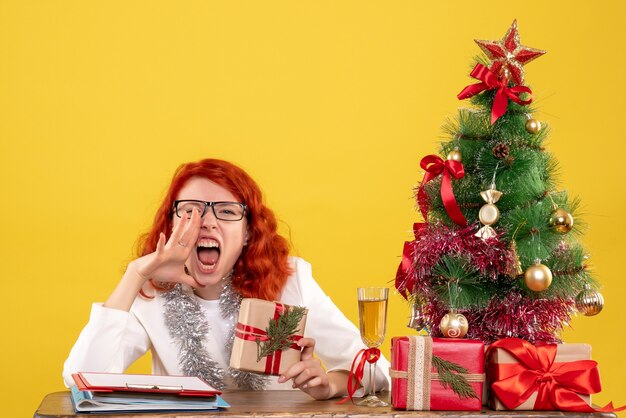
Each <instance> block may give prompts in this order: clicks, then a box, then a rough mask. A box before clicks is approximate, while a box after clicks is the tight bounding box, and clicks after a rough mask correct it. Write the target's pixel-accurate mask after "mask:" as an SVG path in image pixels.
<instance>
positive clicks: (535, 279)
mask: <svg viewBox="0 0 626 418" xmlns="http://www.w3.org/2000/svg"><path fill="white" fill-rule="evenodd" d="M524 283H526V287H528V288H529V289H530V290H532V291H535V292H542V291H544V290H546V289H547V288H549V287H550V285H551V284H552V272H551V271H550V269H549V268H548V267H547V266H544V265H543V264H541V263H539V262H537V263H535V264H533V265H532V266H530V267H528V268H527V269H526V271H525V272H524Z"/></svg>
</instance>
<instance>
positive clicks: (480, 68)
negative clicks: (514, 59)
mask: <svg viewBox="0 0 626 418" xmlns="http://www.w3.org/2000/svg"><path fill="white" fill-rule="evenodd" d="M470 75H471V76H472V77H474V78H475V79H478V80H480V81H482V83H476V84H470V85H469V86H466V87H465V88H464V89H463V90H462V91H461V92H460V93H459V94H458V95H457V96H456V97H458V99H459V100H463V99H467V98H469V97H472V96H475V95H477V94H478V93H480V92H481V91H485V90H495V89H498V91H497V92H496V97H495V98H494V99H493V105H492V106H491V124H492V125H493V124H494V123H495V122H496V121H497V120H498V118H499V117H500V116H502V115H504V113H505V112H506V107H507V105H508V103H509V100H513V101H514V102H515V103H517V104H520V105H527V104H530V103H531V102H532V101H533V98H532V93H533V92H532V91H531V90H530V89H529V88H528V87H526V86H514V87H509V86H508V80H506V79H504V80H503V79H501V78H500V77H498V76H497V75H496V74H494V73H493V72H491V70H489V68H487V67H485V66H484V65H482V64H476V66H475V67H474V69H473V70H472V72H471V73H470ZM522 93H528V94H530V95H531V97H530V99H528V100H522V99H520V97H519V95H520V94H522Z"/></svg>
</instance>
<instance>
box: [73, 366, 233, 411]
mask: <svg viewBox="0 0 626 418" xmlns="http://www.w3.org/2000/svg"><path fill="white" fill-rule="evenodd" d="M72 377H73V378H74V381H75V382H76V386H73V387H72V402H73V404H74V409H75V410H76V412H112V411H118V412H119V411H215V410H218V409H220V408H227V407H229V406H230V405H228V403H226V402H225V401H224V400H223V399H222V398H221V397H220V396H219V395H220V392H219V391H218V390H216V389H215V388H213V387H211V386H210V385H209V384H208V383H206V382H205V381H203V380H201V379H199V378H197V377H188V376H155V375H139V374H114V373H78V374H75V375H73V376H72Z"/></svg>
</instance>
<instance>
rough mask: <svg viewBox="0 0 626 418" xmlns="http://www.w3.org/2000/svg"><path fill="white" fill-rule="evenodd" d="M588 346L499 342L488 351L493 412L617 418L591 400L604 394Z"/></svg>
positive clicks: (517, 340)
mask: <svg viewBox="0 0 626 418" xmlns="http://www.w3.org/2000/svg"><path fill="white" fill-rule="evenodd" d="M590 358H591V346H589V345H587V344H546V345H536V346H535V345H533V344H531V343H529V342H528V341H525V340H522V339H519V338H505V339H503V340H499V341H496V342H495V343H493V344H492V345H491V346H490V347H489V349H488V350H487V380H488V384H489V387H490V394H489V406H490V407H491V408H493V409H496V410H504V409H510V410H538V411H541V410H543V411H545V410H561V411H575V412H612V411H616V410H621V409H622V408H619V409H615V408H613V405H612V404H611V403H609V404H608V405H607V406H605V407H603V408H600V409H594V408H592V407H591V406H590V405H591V396H590V395H591V394H593V393H598V392H600V390H601V384H600V374H599V372H598V367H597V363H596V362H595V361H592V360H590Z"/></svg>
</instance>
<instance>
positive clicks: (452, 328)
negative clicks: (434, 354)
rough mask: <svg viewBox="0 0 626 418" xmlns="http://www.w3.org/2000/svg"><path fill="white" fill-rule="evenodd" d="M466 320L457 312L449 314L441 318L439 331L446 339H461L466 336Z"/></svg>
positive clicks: (467, 325) (467, 326)
mask: <svg viewBox="0 0 626 418" xmlns="http://www.w3.org/2000/svg"><path fill="white" fill-rule="evenodd" d="M468 328H469V324H468V323H467V318H465V316H464V315H463V314H460V313H458V312H449V313H447V314H445V315H444V317H443V318H441V322H440V323H439V330H440V331H441V333H442V334H443V336H444V337H447V338H463V337H465V335H467V330H468Z"/></svg>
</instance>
